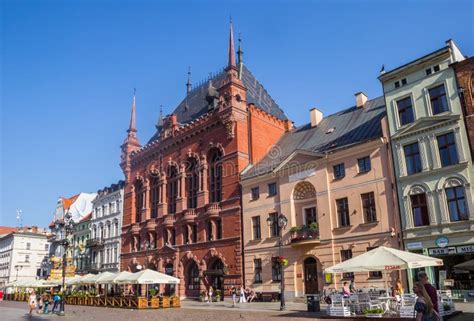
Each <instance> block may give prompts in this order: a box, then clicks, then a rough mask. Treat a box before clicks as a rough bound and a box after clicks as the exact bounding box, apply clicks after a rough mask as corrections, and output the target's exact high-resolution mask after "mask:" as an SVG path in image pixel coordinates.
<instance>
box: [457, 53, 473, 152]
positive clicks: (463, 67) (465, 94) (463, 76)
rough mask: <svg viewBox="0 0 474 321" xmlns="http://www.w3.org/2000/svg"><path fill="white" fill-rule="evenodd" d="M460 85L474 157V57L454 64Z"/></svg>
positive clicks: (470, 145)
mask: <svg viewBox="0 0 474 321" xmlns="http://www.w3.org/2000/svg"><path fill="white" fill-rule="evenodd" d="M454 70H455V71H456V77H457V81H458V86H459V87H461V88H462V99H461V102H462V104H463V112H464V122H465V124H466V131H467V135H468V139H469V147H470V150H471V157H472V158H473V159H474V57H470V58H468V59H465V60H463V61H461V62H458V63H455V64H454Z"/></svg>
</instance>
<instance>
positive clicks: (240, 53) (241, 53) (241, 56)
mask: <svg viewBox="0 0 474 321" xmlns="http://www.w3.org/2000/svg"><path fill="white" fill-rule="evenodd" d="M237 59H238V60H239V79H242V69H243V65H244V51H243V50H242V34H241V33H240V32H239V49H238V50H237Z"/></svg>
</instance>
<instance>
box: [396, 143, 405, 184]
mask: <svg viewBox="0 0 474 321" xmlns="http://www.w3.org/2000/svg"><path fill="white" fill-rule="evenodd" d="M395 149H396V150H397V158H398V160H397V161H398V170H399V174H400V176H401V177H403V176H407V171H406V166H405V165H406V164H405V157H404V156H405V155H404V154H405V153H404V152H403V146H402V145H401V144H400V143H398V144H396V145H395Z"/></svg>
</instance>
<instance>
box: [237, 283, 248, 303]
mask: <svg viewBox="0 0 474 321" xmlns="http://www.w3.org/2000/svg"><path fill="white" fill-rule="evenodd" d="M245 302H247V299H246V298H245V288H244V285H243V284H242V285H241V286H240V299H239V303H245Z"/></svg>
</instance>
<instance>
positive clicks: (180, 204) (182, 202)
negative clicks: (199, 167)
mask: <svg viewBox="0 0 474 321" xmlns="http://www.w3.org/2000/svg"><path fill="white" fill-rule="evenodd" d="M185 180H186V169H185V168H184V165H181V166H180V167H179V173H178V197H177V198H176V213H180V212H182V211H184V210H185V209H186V205H187V204H186V197H185V195H186V183H185Z"/></svg>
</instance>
